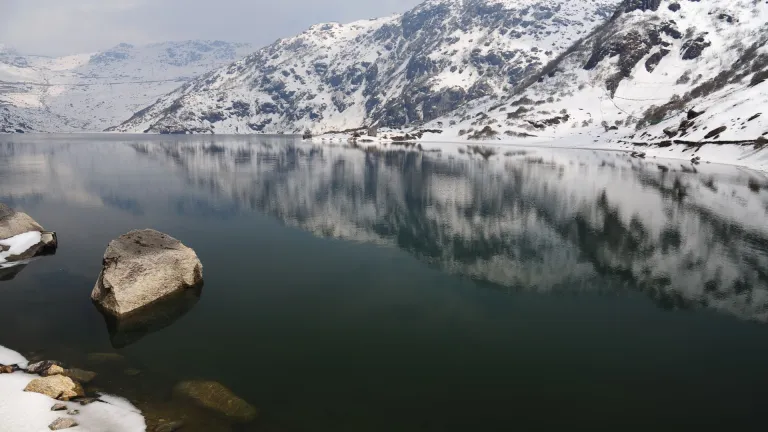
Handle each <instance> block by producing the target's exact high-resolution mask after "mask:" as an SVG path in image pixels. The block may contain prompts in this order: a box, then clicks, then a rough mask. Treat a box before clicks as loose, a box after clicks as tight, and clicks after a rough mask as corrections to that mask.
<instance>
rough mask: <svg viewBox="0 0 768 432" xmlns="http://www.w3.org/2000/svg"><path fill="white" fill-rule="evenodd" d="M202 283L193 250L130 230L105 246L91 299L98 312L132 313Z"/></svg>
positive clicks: (151, 233)
mask: <svg viewBox="0 0 768 432" xmlns="http://www.w3.org/2000/svg"><path fill="white" fill-rule="evenodd" d="M202 283H203V265H202V264H201V263H200V260H199V259H198V257H197V254H195V251H193V250H192V249H190V248H188V247H187V246H185V245H183V244H182V243H181V242H180V241H179V240H176V239H175V238H173V237H171V236H169V235H167V234H163V233H161V232H158V231H155V230H150V229H147V230H140V231H131V232H129V233H128V234H125V235H122V236H120V238H118V239H117V240H113V241H112V242H111V243H110V244H109V246H108V247H107V251H106V253H105V254H104V260H103V262H102V271H101V274H100V275H99V279H98V281H97V282H96V286H95V287H94V289H93V292H92V293H91V298H92V299H93V301H94V302H95V303H96V304H97V305H98V306H99V308H100V309H101V310H102V312H104V313H106V314H109V315H112V316H115V317H126V316H128V314H130V313H132V312H136V311H139V309H141V308H143V307H145V306H148V305H150V304H153V303H155V302H157V301H159V300H162V299H164V298H166V297H168V296H171V295H173V294H175V293H178V292H180V291H184V290H187V289H191V288H198V287H200V286H201V285H202Z"/></svg>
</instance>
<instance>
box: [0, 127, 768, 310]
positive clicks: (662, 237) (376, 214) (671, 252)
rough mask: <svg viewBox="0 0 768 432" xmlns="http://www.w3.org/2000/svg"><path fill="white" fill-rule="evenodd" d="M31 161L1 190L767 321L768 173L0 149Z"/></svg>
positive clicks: (607, 158) (633, 163) (508, 161)
mask: <svg viewBox="0 0 768 432" xmlns="http://www.w3.org/2000/svg"><path fill="white" fill-rule="evenodd" d="M107 153H109V154H111V155H115V154H119V155H120V157H119V158H117V157H114V156H113V157H111V158H105V159H101V158H100V155H102V156H103V155H104V154H107ZM131 157H133V158H136V160H137V162H135V163H134V162H131V163H125V162H122V160H123V159H125V160H128V159H129V158H131ZM57 158H58V159H57ZM115 159H120V161H114V160H115ZM54 160H57V161H58V162H52V161H54ZM62 160H64V161H65V162H66V163H62ZM110 160H112V162H110ZM17 161H22V163H21V164H19V163H16V162H17ZM24 161H27V162H24ZM30 161H33V162H34V163H31V162H30ZM94 161H98V163H97V164H95V165H94ZM85 164H91V165H88V168H87V169H78V167H82V166H84V165H85ZM141 164H146V165H141ZM22 168H23V170H24V176H23V177H24V178H25V180H24V181H11V182H10V183H6V182H3V184H1V185H0V197H12V198H14V199H15V200H16V201H15V202H24V200H33V199H36V200H39V199H54V198H55V199H66V200H67V201H68V202H71V201H72V200H79V202H82V203H87V205H100V206H108V207H112V208H115V209H117V210H120V211H124V212H127V213H131V214H144V213H145V212H148V211H149V209H151V207H152V204H151V203H153V202H158V201H164V202H165V203H168V204H169V205H170V206H171V209H172V211H174V212H175V213H176V214H177V215H178V216H179V217H185V218H207V219H212V220H214V219H215V220H226V219H228V218H231V217H232V216H234V215H236V214H238V213H242V212H246V211H257V212H263V213H266V214H269V215H271V216H273V217H275V218H278V219H279V220H281V221H283V222H284V223H285V224H288V225H291V226H295V227H299V228H301V229H303V230H307V231H309V232H312V233H313V234H315V235H318V236H322V237H332V238H339V239H344V240H352V241H360V242H374V243H378V244H385V245H391V246H395V247H398V248H401V249H403V250H405V251H408V252H409V253H411V254H413V255H414V256H416V257H418V258H419V259H421V260H423V261H424V262H426V263H428V264H429V265H432V266H435V267H438V268H440V269H443V270H444V271H447V272H450V273H453V274H456V275H460V276H463V277H468V278H472V279H475V280H478V281H483V282H487V283H490V284H492V285H493V286H495V287H498V288H499V289H503V290H508V291H516V290H529V291H536V292H541V293H568V294H579V293H585V292H593V291H598V290H602V291H605V290H610V292H611V293H614V292H616V291H617V290H618V291H623V290H632V291H637V292H642V293H644V294H645V295H647V296H648V298H650V299H651V300H652V301H653V302H654V303H655V304H657V305H658V306H659V307H662V308H674V309H697V308H708V309H715V310H719V311H722V312H727V313H729V314H732V315H734V316H737V317H739V318H743V319H750V320H758V321H766V320H768V271H767V270H766V268H768V226H766V225H768V224H765V220H766V217H767V216H768V214H767V213H768V187H763V186H762V185H765V184H768V182H766V179H765V177H764V176H762V175H760V174H757V173H754V172H749V171H746V170H741V169H738V168H733V167H723V166H715V165H699V166H693V165H691V164H690V163H686V162H675V161H672V162H664V161H661V160H641V159H633V158H631V157H630V156H629V155H626V154H620V153H615V154H614V153H602V152H591V151H565V150H549V149H539V150H533V149H515V150H514V151H510V152H508V153H507V154H506V155H502V156H499V157H498V158H494V159H492V160H490V161H485V160H482V159H477V158H472V157H470V156H467V155H460V154H458V153H456V154H453V155H449V154H448V152H445V153H444V154H434V153H421V152H405V151H364V150H361V149H351V148H342V147H317V146H311V145H304V144H300V143H297V142H295V141H291V140H289V139H282V140H277V139H262V138H237V139H235V138H214V139H211V138H205V139H203V138H178V139H170V138H168V139H166V138H162V139H159V138H154V139H146V138H142V139H136V140H132V141H130V142H127V141H125V138H114V139H113V142H111V143H103V144H99V145H98V148H97V146H95V145H93V146H81V147H79V148H77V147H76V146H72V147H68V146H63V145H61V146H43V145H37V146H36V145H29V144H27V145H25V146H22V145H12V144H6V145H5V146H4V147H2V148H1V149H0V178H1V179H5V178H11V177H14V176H12V175H10V174H9V173H13V172H16V173H17V174H18V173H19V170H21V169H22ZM132 170H133V171H136V170H147V177H148V179H147V182H148V183H147V184H149V182H150V181H159V180H158V179H151V178H150V177H152V176H155V175H158V176H159V175H160V174H156V173H157V172H158V171H160V172H162V178H161V180H162V181H165V182H167V181H168V180H167V178H174V179H176V180H181V181H183V182H184V183H185V186H184V188H183V191H178V190H173V189H171V188H163V187H147V184H142V183H139V184H132V183H131V182H124V181H121V179H122V178H124V176H123V175H127V174H125V173H128V172H132ZM106 173H109V174H108V175H107V174H106ZM29 178H34V180H35V181H31V182H30V181H29ZM64 189H66V192H64ZM20 190H23V191H25V193H21V192H19V191H20ZM62 194H63V195H62ZM41 197H44V198H41ZM105 197H106V198H105ZM606 279H610V280H611V281H612V282H613V283H610V284H606V283H597V282H598V281H605V280H606Z"/></svg>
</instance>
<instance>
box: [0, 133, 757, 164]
mask: <svg viewBox="0 0 768 432" xmlns="http://www.w3.org/2000/svg"><path fill="white" fill-rule="evenodd" d="M382 133H385V134H386V133H390V134H391V132H390V131H386V132H382ZM395 133H399V134H402V133H403V132H402V131H395ZM78 135H81V136H82V135H88V136H104V137H109V138H110V139H111V140H115V139H120V138H121V137H125V138H127V137H130V138H132V139H141V140H152V139H169V138H174V139H178V138H181V137H183V138H185V139H195V138H199V137H212V136H214V137H221V138H227V139H247V138H249V137H281V138H292V139H297V140H299V141H301V142H303V143H311V144H316V145H325V144H351V145H356V146H358V147H361V148H372V147H374V148H375V147H379V148H401V149H409V148H413V147H417V149H418V150H421V151H425V152H445V153H448V154H460V153H461V151H460V150H459V149H463V148H466V147H476V146H477V147H481V148H482V147H486V148H493V149H495V150H496V152H495V153H496V154H503V153H504V152H503V151H502V149H504V148H533V149H559V150H591V151H611V152H624V153H633V152H634V153H637V154H642V155H644V157H646V158H648V157H650V158H661V159H667V160H676V161H687V162H689V163H693V162H692V159H694V158H698V160H697V161H696V162H695V163H693V164H694V165H696V164H700V163H708V164H719V165H726V166H734V167H741V168H748V169H751V170H754V171H757V172H760V173H761V174H768V145H765V146H763V147H760V148H755V144H732V143H729V141H726V142H725V143H723V144H718V143H716V142H707V143H703V144H701V145H694V144H689V143H686V144H679V143H678V144H675V143H671V144H668V143H664V145H663V146H660V145H659V144H660V143H631V142H627V141H624V138H623V137H611V138H607V139H606V138H604V137H600V136H598V135H594V134H590V135H579V136H575V137H574V136H564V137H552V138H547V139H543V140H519V139H518V140H515V139H509V140H505V139H497V140H469V139H460V138H459V139H455V138H454V139H451V138H442V137H441V135H440V134H436V133H425V134H423V135H422V136H420V137H418V138H416V137H414V138H415V139H409V140H393V139H385V138H380V137H365V136H361V137H359V138H355V137H352V136H351V135H348V134H346V133H343V134H324V135H317V136H314V137H312V138H308V139H301V135H298V134H220V135H203V134H179V135H174V134H150V133H124V132H82V133H81V132H78V133H46V132H39V133H37V132H36V133H24V134H2V133H0V137H2V136H18V137H20V138H22V139H24V137H28V138H39V137H45V138H46V139H66V138H68V137H75V136H78ZM730 142H732V141H730Z"/></svg>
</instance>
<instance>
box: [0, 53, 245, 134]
mask: <svg viewBox="0 0 768 432" xmlns="http://www.w3.org/2000/svg"><path fill="white" fill-rule="evenodd" d="M250 52H252V49H251V47H250V46H249V45H247V44H232V43H227V42H219V41H216V42H209V41H187V42H164V43H158V44H153V45H147V46H141V47H135V46H132V45H128V44H120V45H118V46H116V47H114V48H112V49H111V50H108V51H104V52H99V53H93V54H80V55H72V56H66V57H60V58H48V57H40V56H25V55H22V54H19V53H16V52H15V51H12V50H10V49H7V48H1V47H0V131H3V130H4V129H10V130H7V131H8V132H11V131H14V130H16V129H19V130H25V131H48V132H71V131H103V130H104V129H106V128H108V127H110V126H114V125H115V124H118V123H119V122H121V121H123V120H125V119H126V118H128V117H130V116H131V115H132V114H133V113H134V112H135V111H136V110H138V109H140V108H141V107H144V106H147V105H149V104H151V103H153V102H154V101H156V100H157V98H158V97H160V96H162V95H164V94H166V93H168V92H170V91H173V90H174V89H175V88H177V87H179V86H180V85H182V84H183V83H185V82H187V81H189V80H191V79H193V78H195V77H197V76H199V75H202V74H203V73H205V72H208V71H210V70H213V69H215V68H217V67H219V66H222V65H224V64H228V63H231V62H232V61H235V60H237V59H238V58H241V57H243V56H245V55H246V54H248V53H250Z"/></svg>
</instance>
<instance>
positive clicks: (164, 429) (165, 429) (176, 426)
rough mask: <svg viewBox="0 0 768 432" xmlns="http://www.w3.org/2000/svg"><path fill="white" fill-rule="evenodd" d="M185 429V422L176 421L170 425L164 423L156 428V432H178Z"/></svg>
mask: <svg viewBox="0 0 768 432" xmlns="http://www.w3.org/2000/svg"><path fill="white" fill-rule="evenodd" d="M183 427H184V422H182V421H175V422H170V423H164V424H161V425H159V426H158V427H156V428H155V432H176V431H177V430H180V429H181V428H183Z"/></svg>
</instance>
